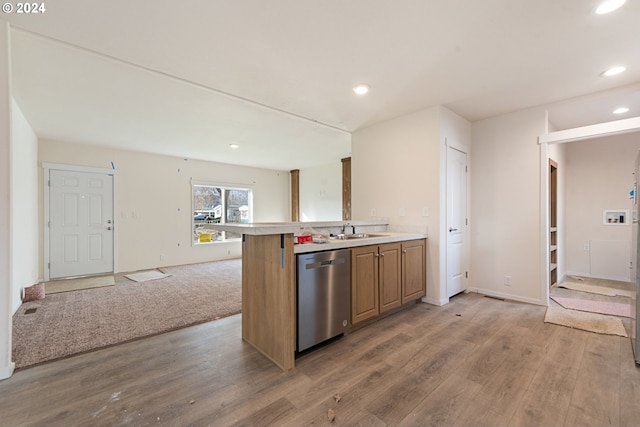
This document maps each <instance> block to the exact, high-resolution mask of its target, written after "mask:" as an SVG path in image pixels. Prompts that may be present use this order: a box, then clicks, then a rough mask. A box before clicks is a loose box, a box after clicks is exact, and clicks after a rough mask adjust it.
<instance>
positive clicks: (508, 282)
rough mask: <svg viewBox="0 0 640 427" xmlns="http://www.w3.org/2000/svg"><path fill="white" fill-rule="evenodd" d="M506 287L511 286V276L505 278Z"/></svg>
mask: <svg viewBox="0 0 640 427" xmlns="http://www.w3.org/2000/svg"><path fill="white" fill-rule="evenodd" d="M504 285H505V286H511V276H504Z"/></svg>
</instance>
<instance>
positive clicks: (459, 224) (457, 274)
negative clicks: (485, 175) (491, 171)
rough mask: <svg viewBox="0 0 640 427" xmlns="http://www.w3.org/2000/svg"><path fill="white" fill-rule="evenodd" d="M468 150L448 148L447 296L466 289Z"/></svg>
mask: <svg viewBox="0 0 640 427" xmlns="http://www.w3.org/2000/svg"><path fill="white" fill-rule="evenodd" d="M467 173H468V171H467V153H465V152H463V151H460V150H457V149H455V148H452V147H448V148H447V231H446V233H447V243H446V245H447V297H449V298H451V297H452V296H454V295H456V294H459V293H460V292H463V291H464V290H466V289H467V279H468V267H467V263H468V261H467V259H468V257H467V253H468V250H467V246H468V233H467V226H468V215H467Z"/></svg>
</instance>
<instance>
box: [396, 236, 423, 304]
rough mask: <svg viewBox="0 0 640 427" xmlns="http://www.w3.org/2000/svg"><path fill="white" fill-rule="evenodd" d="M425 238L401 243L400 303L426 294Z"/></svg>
mask: <svg viewBox="0 0 640 427" xmlns="http://www.w3.org/2000/svg"><path fill="white" fill-rule="evenodd" d="M426 251H427V245H426V241H425V240H411V241H408V242H404V243H402V304H404V303H405V302H408V301H413V300H416V299H418V298H422V297H423V296H425V295H427V266H426V262H427V254H426Z"/></svg>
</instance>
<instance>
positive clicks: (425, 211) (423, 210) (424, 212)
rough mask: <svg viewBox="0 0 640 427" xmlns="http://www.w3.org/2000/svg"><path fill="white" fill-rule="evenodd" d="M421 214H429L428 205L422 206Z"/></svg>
mask: <svg viewBox="0 0 640 427" xmlns="http://www.w3.org/2000/svg"><path fill="white" fill-rule="evenodd" d="M422 216H429V208H428V207H426V206H425V207H424V208H422Z"/></svg>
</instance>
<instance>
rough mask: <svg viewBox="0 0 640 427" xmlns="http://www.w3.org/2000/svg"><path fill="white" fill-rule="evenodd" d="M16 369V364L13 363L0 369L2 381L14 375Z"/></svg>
mask: <svg viewBox="0 0 640 427" xmlns="http://www.w3.org/2000/svg"><path fill="white" fill-rule="evenodd" d="M15 368H16V364H15V363H13V362H11V364H10V365H9V366H5V367H3V368H0V380H6V379H7V378H9V377H10V376H11V375H13V370H14V369H15Z"/></svg>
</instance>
